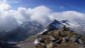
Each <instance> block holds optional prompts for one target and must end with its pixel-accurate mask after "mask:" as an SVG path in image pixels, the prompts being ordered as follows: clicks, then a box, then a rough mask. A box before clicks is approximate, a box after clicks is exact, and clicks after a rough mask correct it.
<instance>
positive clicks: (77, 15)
mask: <svg viewBox="0 0 85 48" xmlns="http://www.w3.org/2000/svg"><path fill="white" fill-rule="evenodd" d="M0 6H1V9H0V10H2V11H0V29H3V30H8V31H9V30H12V29H14V28H16V27H17V26H19V25H21V24H23V22H27V21H37V22H39V23H41V24H42V25H44V26H46V25H48V24H49V23H50V22H52V21H53V20H54V19H57V20H69V22H70V24H71V25H72V26H80V23H81V24H82V23H83V24H85V23H84V22H85V21H84V20H85V19H84V18H85V14H84V13H81V12H77V11H62V12H53V11H52V9H50V8H48V7H46V6H37V7H35V8H25V7H19V8H17V10H12V9H11V8H12V7H11V6H10V5H9V4H6V3H4V4H1V5H0ZM2 8H3V9H2Z"/></svg>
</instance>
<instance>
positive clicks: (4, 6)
mask: <svg viewBox="0 0 85 48" xmlns="http://www.w3.org/2000/svg"><path fill="white" fill-rule="evenodd" d="M10 8H11V6H10V5H9V4H6V3H3V2H2V3H0V11H3V10H9V9H10Z"/></svg>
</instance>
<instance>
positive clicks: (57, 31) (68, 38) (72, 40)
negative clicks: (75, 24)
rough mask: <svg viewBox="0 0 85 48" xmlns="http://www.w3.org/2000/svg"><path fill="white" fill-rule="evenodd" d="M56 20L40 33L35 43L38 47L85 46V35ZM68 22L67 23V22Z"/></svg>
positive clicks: (74, 47) (75, 47)
mask: <svg viewBox="0 0 85 48" xmlns="http://www.w3.org/2000/svg"><path fill="white" fill-rule="evenodd" d="M62 23H66V22H65V21H62V22H59V21H57V20H54V21H53V22H52V23H51V24H49V25H48V30H46V31H44V32H43V33H42V34H38V36H37V39H36V40H35V42H34V44H35V47H36V48H85V36H81V35H79V34H76V33H75V32H72V31H71V30H70V29H69V28H68V27H67V26H65V25H64V24H62ZM66 24H67V23H66Z"/></svg>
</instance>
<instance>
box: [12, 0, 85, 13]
mask: <svg viewBox="0 0 85 48" xmlns="http://www.w3.org/2000/svg"><path fill="white" fill-rule="evenodd" d="M16 1H18V2H17V3H11V5H12V6H14V7H18V6H23V7H28V8H33V7H37V6H42V5H43V6H47V7H49V8H51V9H52V10H54V11H68V10H73V11H79V12H85V0H16Z"/></svg>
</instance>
